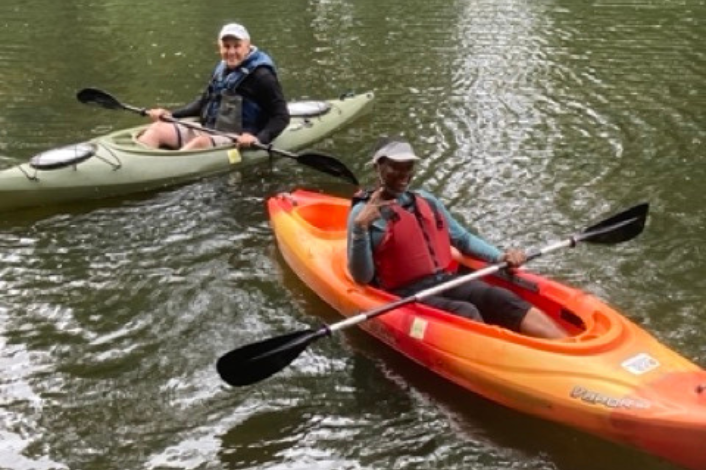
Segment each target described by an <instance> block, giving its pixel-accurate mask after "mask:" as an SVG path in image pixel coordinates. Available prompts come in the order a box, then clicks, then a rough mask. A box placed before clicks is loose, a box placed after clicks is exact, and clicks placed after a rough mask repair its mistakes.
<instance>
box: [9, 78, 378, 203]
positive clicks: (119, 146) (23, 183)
mask: <svg viewBox="0 0 706 470" xmlns="http://www.w3.org/2000/svg"><path fill="white" fill-rule="evenodd" d="M373 99H374V94H373V93H372V92H367V93H361V94H357V95H344V96H341V97H340V98H338V99H333V100H326V101H300V102H293V103H290V105H289V108H290V113H291V115H292V118H291V122H290V124H289V126H288V127H287V128H286V129H285V130H284V132H282V134H281V135H280V136H279V137H277V139H276V140H275V141H273V142H272V148H273V150H274V149H277V150H282V151H283V152H280V154H281V153H286V152H287V151H297V150H300V149H303V148H305V147H308V146H310V145H312V144H313V143H314V142H316V141H318V140H321V139H323V138H325V137H327V136H329V135H330V134H332V133H333V132H335V131H336V130H338V129H340V128H341V127H343V126H346V125H348V124H349V123H351V122H352V121H354V120H355V119H356V118H358V117H359V116H361V115H363V114H365V113H367V112H368V111H370V109H371V108H372V101H373ZM145 127H146V125H143V126H139V127H135V128H131V129H125V130H121V131H117V132H114V133H111V134H108V135H105V136H101V137H97V138H94V139H92V140H89V141H87V142H82V143H79V144H75V145H70V146H66V147H61V148H58V149H52V150H49V151H46V152H43V153H41V154H39V155H36V156H34V157H33V158H32V159H31V160H30V161H29V162H27V163H22V164H20V165H17V166H14V167H11V168H7V169H4V170H0V211H11V210H16V209H22V208H29V207H36V206H44V205H50V204H57V203H64V202H70V201H80V200H85V199H98V198H105V197H111V196H119V195H124V194H130V193H136V192H142V191H148V190H152V189H157V188H163V187H166V186H171V185H175V184H179V183H185V182H188V181H193V180H196V179H199V178H202V177H205V176H210V175H215V174H219V173H225V172H228V171H231V170H235V169H238V170H242V169H245V168H247V167H248V166H250V165H254V164H258V163H262V162H265V161H267V160H268V159H270V158H271V156H270V154H269V153H268V152H266V151H264V150H246V151H239V150H238V149H237V148H235V147H230V146H229V147H218V148H211V149H206V150H192V151H173V150H158V149H152V148H147V147H145V146H144V145H142V144H140V143H138V142H137V141H136V136H137V135H139V133H140V132H141V131H142V130H144V129H145ZM274 154H275V155H276V153H274Z"/></svg>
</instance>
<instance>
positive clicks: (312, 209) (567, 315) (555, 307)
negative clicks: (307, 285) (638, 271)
mask: <svg viewBox="0 0 706 470" xmlns="http://www.w3.org/2000/svg"><path fill="white" fill-rule="evenodd" d="M309 194H311V196H309ZM280 198H281V201H280V202H281V204H280V207H282V208H283V209H284V210H285V211H288V212H289V213H290V215H291V217H293V218H294V219H296V220H297V221H298V225H299V226H301V227H303V228H305V229H306V230H307V232H309V233H310V234H311V236H313V237H316V238H318V239H322V240H330V241H338V244H337V245H336V249H335V250H334V251H335V254H334V255H333V257H334V259H332V262H333V264H334V266H335V268H334V269H335V271H336V273H337V276H339V277H344V278H345V279H346V282H348V283H349V284H350V289H351V291H358V292H360V293H362V294H364V295H370V296H371V297H376V298H380V299H381V302H383V303H384V302H389V301H392V300H394V299H395V297H394V296H392V295H390V294H388V293H385V292H383V291H380V290H379V289H375V288H373V287H369V286H360V285H357V284H356V283H355V281H354V280H353V279H352V277H351V276H350V273H348V269H347V259H346V249H345V239H346V226H347V220H348V213H349V210H350V202H349V201H347V200H345V199H340V198H334V197H330V196H325V195H321V194H316V193H306V192H297V193H296V195H291V194H286V193H285V194H281V195H280ZM456 260H457V262H458V263H459V264H461V265H463V266H464V267H465V269H470V270H478V269H481V268H482V267H484V266H486V264H485V263H483V262H482V261H480V260H476V259H473V258H469V257H463V256H461V255H460V254H458V253H456ZM484 280H485V281H486V282H489V283H491V284H494V285H498V286H501V287H504V288H507V289H509V290H512V291H513V292H515V293H516V294H518V295H519V296H521V297H522V298H524V299H525V300H527V301H528V302H530V303H531V304H533V305H535V306H536V307H538V308H540V309H541V310H543V311H544V312H546V313H547V314H548V315H549V316H550V317H551V318H552V319H553V320H554V321H555V322H557V323H558V324H560V325H561V326H562V327H563V328H564V329H566V330H567V331H568V332H569V333H570V336H569V337H568V338H565V339H563V340H560V341H548V340H543V339H538V338H532V337H528V336H525V335H522V334H519V333H514V332H511V331H505V330H503V329H502V328H495V327H489V325H487V326H488V327H489V328H479V329H478V332H479V333H481V334H490V335H496V336H502V337H503V339H507V340H510V341H513V342H516V343H526V344H528V345H531V346H532V347H534V348H540V349H562V350H571V351H573V352H575V353H581V354H582V353H587V352H589V351H591V352H595V351H596V350H600V349H603V348H609V347H610V345H612V344H613V343H614V342H615V341H616V340H618V339H619V338H620V336H621V335H622V334H623V331H624V327H623V323H622V320H621V317H620V315H618V314H617V312H614V311H613V310H612V309H611V308H610V307H609V306H607V305H605V304H604V303H603V302H601V301H600V300H598V299H597V298H595V297H594V296H591V295H588V294H586V293H584V292H582V291H580V290H578V289H574V288H571V287H568V286H565V285H563V284H560V283H557V282H555V281H552V280H550V279H547V278H544V277H540V276H537V275H535V274H532V273H531V272H528V271H526V270H524V269H521V270H518V271H516V272H514V273H512V274H510V273H507V272H504V271H500V272H498V273H496V274H494V275H490V276H486V277H485V278H484ZM433 310H435V309H432V308H424V309H420V314H421V313H422V312H425V313H423V315H427V314H429V312H431V311H433ZM437 313H438V314H439V315H441V316H446V317H448V315H449V314H447V313H446V312H441V311H439V312H437ZM462 320H463V321H464V322H470V320H465V319H462ZM474 329H475V328H474ZM498 330H502V331H498Z"/></svg>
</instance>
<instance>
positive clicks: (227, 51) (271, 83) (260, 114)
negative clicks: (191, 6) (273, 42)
mask: <svg viewBox="0 0 706 470" xmlns="http://www.w3.org/2000/svg"><path fill="white" fill-rule="evenodd" d="M218 47H219V51H220V54H221V59H222V60H221V62H220V63H219V64H218V65H217V66H216V68H215V70H214V71H213V74H212V76H211V80H210V81H209V83H208V86H207V87H206V90H205V91H204V92H203V93H202V94H201V96H199V97H198V98H197V99H196V100H195V101H193V102H192V103H190V104H188V105H186V106H184V107H182V108H179V109H176V110H173V111H171V112H170V111H168V110H166V109H163V108H155V109H150V110H148V111H147V114H148V115H149V116H150V117H151V118H152V120H153V121H155V122H154V123H153V124H152V125H151V126H150V127H148V128H147V130H146V131H145V132H144V133H142V135H140V136H139V137H138V140H139V141H140V142H141V143H143V144H145V145H147V146H148V147H153V148H161V147H164V148H170V149H183V150H189V149H201V148H210V147H214V146H217V145H226V144H232V142H233V140H235V141H236V142H237V145H238V146H240V147H249V146H251V145H252V144H253V143H256V142H259V143H261V144H264V145H267V144H269V143H270V142H271V141H272V140H274V139H275V137H277V136H278V135H279V134H280V133H281V132H282V131H283V130H284V129H285V127H287V125H288V124H289V110H288V108H287V102H286V100H285V98H284V93H283V92H282V87H281V85H280V83H279V80H278V78H277V72H276V68H275V65H274V62H273V61H272V59H271V58H270V57H269V56H268V55H267V54H265V53H264V52H263V51H261V50H260V49H258V48H257V47H256V46H254V45H252V44H251V42H250V34H249V33H248V31H247V30H246V29H245V27H244V26H242V25H240V24H237V23H230V24H227V25H225V26H224V27H223V28H222V29H221V32H220V33H219V35H218ZM169 116H171V117H172V118H175V119H181V118H186V117H198V118H199V120H200V123H201V125H203V126H204V127H207V128H211V129H216V130H219V131H223V132H228V133H232V134H234V139H229V138H227V137H224V136H214V135H210V134H206V133H204V132H199V131H198V130H194V129H193V128H189V127H185V126H182V125H179V124H176V123H172V122H166V121H163V120H162V118H163V117H169Z"/></svg>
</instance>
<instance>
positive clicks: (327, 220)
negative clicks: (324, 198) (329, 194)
mask: <svg viewBox="0 0 706 470" xmlns="http://www.w3.org/2000/svg"><path fill="white" fill-rule="evenodd" d="M349 209H350V207H349V206H348V204H329V203H325V202H322V203H314V204H307V205H305V206H300V207H297V208H295V209H294V216H295V217H297V218H299V219H300V220H303V221H304V222H306V224H307V225H309V226H310V227H313V228H315V229H316V230H317V231H318V234H319V235H320V236H323V237H327V238H338V237H341V236H345V231H346V224H347V221H348V211H349Z"/></svg>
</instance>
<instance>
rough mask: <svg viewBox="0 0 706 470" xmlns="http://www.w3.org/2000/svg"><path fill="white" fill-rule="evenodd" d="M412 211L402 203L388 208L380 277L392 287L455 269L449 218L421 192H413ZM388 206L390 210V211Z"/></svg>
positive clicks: (386, 286) (378, 266)
mask: <svg viewBox="0 0 706 470" xmlns="http://www.w3.org/2000/svg"><path fill="white" fill-rule="evenodd" d="M412 198H413V200H414V204H413V205H412V207H411V211H410V210H407V209H405V208H403V207H400V205H399V204H393V205H391V206H388V207H387V208H386V209H385V212H386V213H387V214H390V213H391V215H387V214H386V217H385V220H386V222H387V227H386V230H385V233H384V234H383V238H382V240H381V242H380V244H379V245H378V246H377V248H376V249H375V253H374V256H373V258H374V261H375V271H376V280H377V282H378V284H379V285H380V287H382V288H383V289H386V290H392V289H396V288H399V287H403V286H405V285H408V284H411V283H413V282H415V281H417V280H420V279H422V278H424V277H426V276H429V275H431V274H437V273H442V272H452V269H451V265H452V263H453V257H452V255H451V241H450V238H449V229H448V225H447V222H446V220H445V219H444V217H443V216H442V215H441V214H438V213H436V211H434V210H433V209H432V207H431V205H430V204H429V203H428V202H427V201H426V200H425V199H424V198H423V197H421V196H416V195H414V194H412ZM388 210H389V211H390V212H388Z"/></svg>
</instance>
